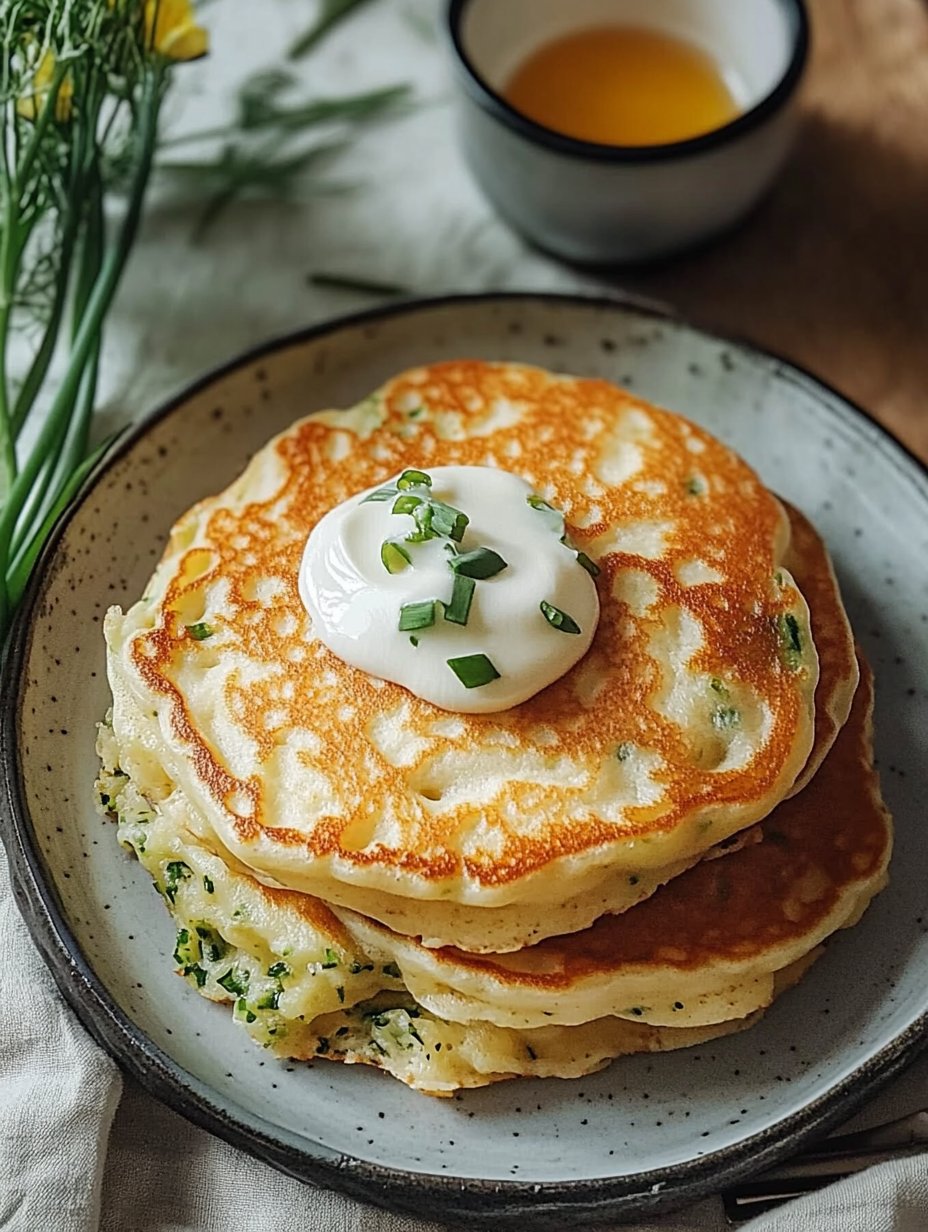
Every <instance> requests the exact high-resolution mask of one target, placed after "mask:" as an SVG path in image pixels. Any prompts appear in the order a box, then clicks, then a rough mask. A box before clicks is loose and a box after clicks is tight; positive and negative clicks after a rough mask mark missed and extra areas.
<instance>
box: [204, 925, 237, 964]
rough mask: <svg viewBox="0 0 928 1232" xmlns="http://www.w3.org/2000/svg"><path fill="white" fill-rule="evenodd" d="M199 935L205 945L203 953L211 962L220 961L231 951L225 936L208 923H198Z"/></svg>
mask: <svg viewBox="0 0 928 1232" xmlns="http://www.w3.org/2000/svg"><path fill="white" fill-rule="evenodd" d="M197 936H198V937H199V938H200V941H201V943H202V945H203V954H204V956H205V957H206V958H207V959H208V961H209V962H219V960H220V959H221V958H224V957H225V956H226V954H227V953H228V952H229V947H228V945H227V944H226V941H225V938H224V937H223V936H222V934H221V933H218V932H217V931H216V929H215V928H211V927H210V926H209V925H208V924H198V925H197Z"/></svg>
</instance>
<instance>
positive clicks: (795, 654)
mask: <svg viewBox="0 0 928 1232" xmlns="http://www.w3.org/2000/svg"><path fill="white" fill-rule="evenodd" d="M777 633H778V635H779V639H780V656H781V658H782V660H783V662H784V664H785V665H786V666H787V667H788V668H789V669H790V671H793V672H794V671H796V670H797V668H798V667H799V664H800V663H801V661H802V635H801V634H800V632H799V621H798V620H797V619H796V617H795V616H794V615H793V614H792V612H784V613H783V615H781V616H778V617H777Z"/></svg>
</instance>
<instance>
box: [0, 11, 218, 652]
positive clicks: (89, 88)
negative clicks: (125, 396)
mask: <svg viewBox="0 0 928 1232" xmlns="http://www.w3.org/2000/svg"><path fill="white" fill-rule="evenodd" d="M6 7H7V11H5V14H4V20H3V23H2V30H0V38H2V43H3V59H2V62H0V151H2V158H0V219H2V221H0V639H2V638H3V637H5V634H6V630H7V627H8V623H9V618H10V615H11V612H12V610H13V608H14V607H15V606H16V604H17V603H18V601H19V599H20V597H21V596H22V593H23V590H24V588H25V584H26V580H27V578H28V575H29V572H30V570H31V568H32V565H33V564H34V562H35V560H36V557H37V556H38V553H39V551H40V549H41V547H42V544H43V543H44V541H45V539H46V538H47V536H48V533H49V531H50V530H51V527H52V525H53V523H54V521H55V519H56V518H57V515H58V514H59V513H60V511H61V509H62V508H63V506H64V504H66V503H67V500H68V499H70V497H71V496H72V495H73V494H74V492H75V491H76V489H77V487H78V486H79V485H80V483H81V482H82V481H83V479H84V478H85V477H86V475H87V473H88V471H89V470H90V468H91V466H92V465H93V461H94V458H93V456H91V457H90V458H88V456H87V455H88V442H89V435H90V419H91V414H92V411H93V407H94V401H95V398H96V391H97V376H98V369H99V359H100V351H101V344H102V336H103V326H104V322H105V319H106V315H107V313H108V311H109V308H110V306H111V304H112V302H113V299H114V297H115V294H116V291H117V288H118V286H119V283H120V280H121V278H122V274H123V271H124V269H125V266H126V263H127V261H128V259H129V255H130V253H131V251H132V246H133V243H134V240H135V236H136V233H137V230H138V226H139V221H140V218H141V214H142V207H143V203H144V200H145V195H146V191H147V187H148V183H149V178H150V175H151V170H152V163H153V158H154V153H155V147H156V143H157V134H158V121H159V118H160V114H161V108H162V104H163V101H164V98H165V96H166V94H167V92H168V90H169V88H170V84H171V78H172V74H173V68H174V64H175V62H176V61H179V60H188V59H195V58H197V57H199V56H202V55H204V54H205V52H206V50H207V44H208V39H207V35H206V32H205V31H204V30H203V29H202V28H201V27H200V26H198V25H197V24H196V21H195V18H194V14H193V10H192V8H191V6H190V4H189V3H188V0H175V2H174V3H173V4H171V5H170V6H168V5H160V6H159V5H157V4H148V3H143V2H142V0H119V2H118V3H117V2H115V0H29V2H28V3H26V2H17V3H14V4H12V5H8V6H6ZM117 190H119V191H124V193H125V196H126V207H125V210H124V211H123V212H122V213H121V215H120V216H119V217H118V218H115V219H114V218H113V216H112V212H111V211H110V210H108V209H107V208H106V207H107V205H108V202H109V198H110V196H111V194H112V193H114V192H116V191H117ZM24 326H30V327H31V330H30V331H29V332H30V333H31V337H32V339H33V341H32V343H27V344H26V345H27V347H28V352H27V354H26V356H25V361H24V363H23V365H22V368H21V369H20V370H19V371H18V373H17V375H18V376H19V377H20V378H21V379H20V380H19V383H18V385H17V384H16V383H14V380H13V379H12V373H11V362H12V354H13V340H14V337H15V338H16V341H17V345H21V343H22V339H23V338H24V337H28V336H29V334H28V333H27V331H25V330H24V329H23V327H24ZM56 358H57V359H58V360H60V361H61V371H60V373H58V372H56V374H55V378H54V381H53V382H52V380H51V378H50V372H51V368H52V363H53V361H54V360H55V359H56ZM43 403H45V404H46V413H45V416H44V419H43V421H42V424H41V427H39V428H38V431H37V433H35V434H31V433H29V432H28V431H27V429H29V428H31V427H32V426H33V423H34V421H35V418H36V416H35V411H36V407H37V406H38V405H40V404H43ZM27 439H29V440H31V443H30V444H29V445H28V446H26V444H25V442H26V441H27Z"/></svg>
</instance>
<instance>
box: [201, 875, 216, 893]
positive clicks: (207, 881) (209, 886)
mask: <svg viewBox="0 0 928 1232" xmlns="http://www.w3.org/2000/svg"><path fill="white" fill-rule="evenodd" d="M215 888H216V887H215V886H214V885H213V879H212V877H204V878H203V889H204V890H205V891H206V893H207V894H212V892H213V891H214V890H215Z"/></svg>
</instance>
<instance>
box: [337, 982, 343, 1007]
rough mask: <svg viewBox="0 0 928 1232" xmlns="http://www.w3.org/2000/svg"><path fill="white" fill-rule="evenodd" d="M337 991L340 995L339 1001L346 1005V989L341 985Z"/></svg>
mask: <svg viewBox="0 0 928 1232" xmlns="http://www.w3.org/2000/svg"><path fill="white" fill-rule="evenodd" d="M335 991H336V992H337V993H338V999H339V1001H341V1002H342V1003H344V1000H345V988H344V985H342V984H339V985H338V987H337V988H336V989H335Z"/></svg>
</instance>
